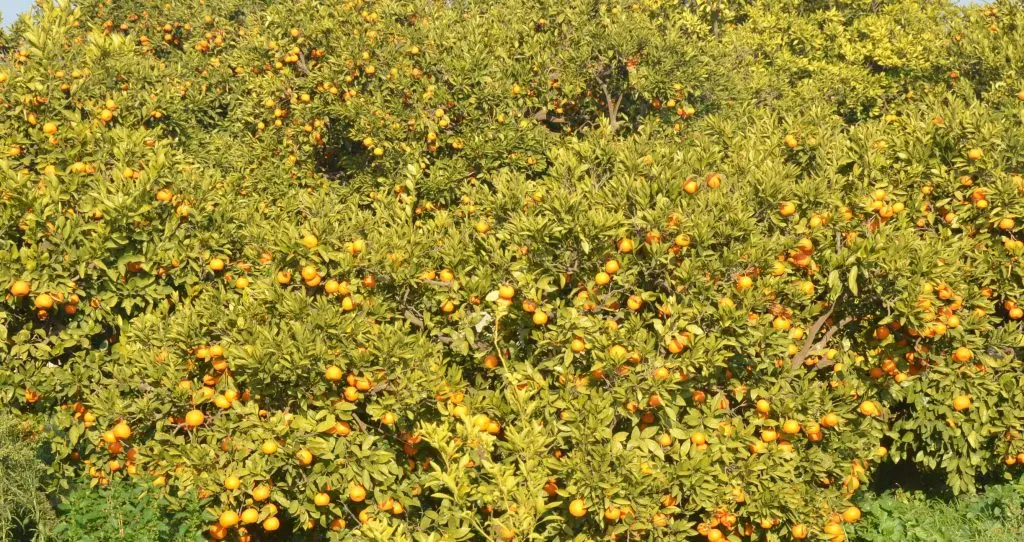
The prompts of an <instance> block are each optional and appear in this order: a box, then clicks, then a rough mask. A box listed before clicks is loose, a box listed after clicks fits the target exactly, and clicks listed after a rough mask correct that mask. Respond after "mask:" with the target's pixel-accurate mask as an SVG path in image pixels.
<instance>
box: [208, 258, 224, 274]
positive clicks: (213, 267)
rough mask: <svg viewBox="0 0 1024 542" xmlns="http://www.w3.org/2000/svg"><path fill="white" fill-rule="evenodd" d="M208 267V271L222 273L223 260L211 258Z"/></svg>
mask: <svg viewBox="0 0 1024 542" xmlns="http://www.w3.org/2000/svg"><path fill="white" fill-rule="evenodd" d="M209 267H210V271H214V272H216V271H223V270H224V260H222V259H220V258H213V259H212V260H210V264H209Z"/></svg>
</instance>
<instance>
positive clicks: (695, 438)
mask: <svg viewBox="0 0 1024 542" xmlns="http://www.w3.org/2000/svg"><path fill="white" fill-rule="evenodd" d="M690 442H691V443H693V445H695V446H703V445H705V444H707V442H708V439H707V437H705V436H704V433H699V432H698V433H693V434H691V435H690Z"/></svg>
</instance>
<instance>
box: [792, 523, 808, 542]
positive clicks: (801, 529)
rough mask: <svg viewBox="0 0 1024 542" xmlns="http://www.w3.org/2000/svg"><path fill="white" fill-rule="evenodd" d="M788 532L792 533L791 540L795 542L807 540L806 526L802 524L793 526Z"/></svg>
mask: <svg viewBox="0 0 1024 542" xmlns="http://www.w3.org/2000/svg"><path fill="white" fill-rule="evenodd" d="M790 532H792V533H793V538H795V539H797V540H802V539H804V538H807V533H808V531H807V526H806V525H804V524H802V523H797V524H796V525H794V526H793V528H792V529H791V531H790Z"/></svg>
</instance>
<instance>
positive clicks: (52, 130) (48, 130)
mask: <svg viewBox="0 0 1024 542" xmlns="http://www.w3.org/2000/svg"><path fill="white" fill-rule="evenodd" d="M43 133H44V134H46V135H49V136H52V135H53V134H56V133H57V123H56V122H47V123H44V124H43Z"/></svg>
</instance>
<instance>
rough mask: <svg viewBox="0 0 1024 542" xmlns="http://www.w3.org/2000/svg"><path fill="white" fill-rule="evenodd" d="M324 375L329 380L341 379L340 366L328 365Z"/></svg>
mask: <svg viewBox="0 0 1024 542" xmlns="http://www.w3.org/2000/svg"><path fill="white" fill-rule="evenodd" d="M324 377H325V378H326V379H327V380H328V381H330V382H337V381H339V380H341V377H342V373H341V368H340V367H338V366H336V365H330V366H328V367H327V370H326V371H324Z"/></svg>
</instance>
